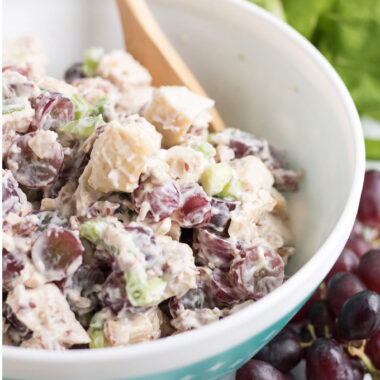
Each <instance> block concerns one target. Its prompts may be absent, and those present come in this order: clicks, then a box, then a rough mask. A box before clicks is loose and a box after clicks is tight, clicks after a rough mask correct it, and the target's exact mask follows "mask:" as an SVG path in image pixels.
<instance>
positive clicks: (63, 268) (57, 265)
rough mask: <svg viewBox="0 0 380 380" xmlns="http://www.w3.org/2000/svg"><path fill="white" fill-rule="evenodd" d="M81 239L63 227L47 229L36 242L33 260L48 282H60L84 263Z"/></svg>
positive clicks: (33, 248)
mask: <svg viewBox="0 0 380 380" xmlns="http://www.w3.org/2000/svg"><path fill="white" fill-rule="evenodd" d="M83 250H84V248H83V246H82V243H81V242H80V240H79V238H78V237H77V236H76V235H75V234H74V233H73V232H71V231H69V230H67V229H65V228H62V227H53V228H49V229H46V230H45V231H44V232H42V233H41V235H40V236H39V237H38V238H37V240H36V241H35V242H34V244H33V247H32V260H33V263H34V265H35V266H36V268H37V269H38V270H39V271H40V272H41V273H43V274H44V276H45V277H46V279H47V280H48V281H59V280H62V279H63V278H65V277H67V276H68V275H70V274H72V273H73V272H75V270H76V269H77V268H78V267H79V266H80V264H81V262H82V253H83Z"/></svg>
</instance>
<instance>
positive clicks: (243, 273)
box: [230, 246, 284, 299]
mask: <svg viewBox="0 0 380 380" xmlns="http://www.w3.org/2000/svg"><path fill="white" fill-rule="evenodd" d="M230 273H231V276H232V280H233V282H234V284H235V285H236V286H237V287H238V288H239V289H240V290H241V291H242V292H243V293H244V294H246V295H247V296H248V297H251V298H254V299H259V298H262V297H264V296H265V295H267V294H269V293H270V292H271V291H273V290H274V289H276V288H277V287H278V286H280V285H281V284H282V282H283V280H284V261H283V260H282V258H281V256H280V255H279V254H278V253H277V252H276V251H275V250H273V249H271V248H268V247H262V246H260V247H249V248H244V249H243V250H242V251H241V252H239V254H238V255H237V256H236V257H235V258H234V260H233V261H232V264H231V268H230Z"/></svg>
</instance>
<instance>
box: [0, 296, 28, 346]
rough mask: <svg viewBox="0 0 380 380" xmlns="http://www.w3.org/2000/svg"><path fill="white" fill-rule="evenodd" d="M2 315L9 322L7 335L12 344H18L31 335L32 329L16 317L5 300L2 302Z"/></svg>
mask: <svg viewBox="0 0 380 380" xmlns="http://www.w3.org/2000/svg"><path fill="white" fill-rule="evenodd" d="M3 316H4V318H5V320H6V322H7V323H9V328H8V331H7V335H8V336H9V337H10V338H11V340H12V342H13V343H14V344H16V345H20V344H21V343H22V342H23V341H25V340H28V339H30V338H31V337H32V335H33V331H32V330H30V329H29V328H28V327H27V326H26V325H25V324H24V323H23V322H21V321H20V320H19V319H18V318H17V316H16V314H15V313H14V312H13V310H12V308H11V307H10V306H9V305H8V304H7V303H6V302H4V303H3Z"/></svg>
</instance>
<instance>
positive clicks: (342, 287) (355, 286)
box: [327, 272, 367, 316]
mask: <svg viewBox="0 0 380 380" xmlns="http://www.w3.org/2000/svg"><path fill="white" fill-rule="evenodd" d="M327 289H328V298H327V299H328V303H329V305H330V307H331V310H332V311H333V312H334V314H335V315H336V316H338V315H339V313H340V310H341V308H342V306H343V304H344V303H345V302H346V301H347V300H348V299H349V298H350V297H351V296H353V295H354V294H356V293H359V292H361V291H362V290H366V289H367V288H366V286H365V285H364V284H363V282H362V281H361V280H360V279H359V277H357V276H355V275H354V274H352V273H348V272H340V273H337V274H335V275H334V276H332V277H331V279H330V280H329V282H328V284H327Z"/></svg>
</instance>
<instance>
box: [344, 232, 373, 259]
mask: <svg viewBox="0 0 380 380" xmlns="http://www.w3.org/2000/svg"><path fill="white" fill-rule="evenodd" d="M346 248H349V249H351V250H352V251H354V252H355V253H356V255H357V256H358V257H359V259H360V258H361V257H362V256H363V255H364V254H365V253H366V252H368V251H369V250H370V249H371V244H369V243H368V241H365V240H364V239H363V238H362V237H361V236H360V235H355V236H350V237H349V239H348V240H347V243H346Z"/></svg>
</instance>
